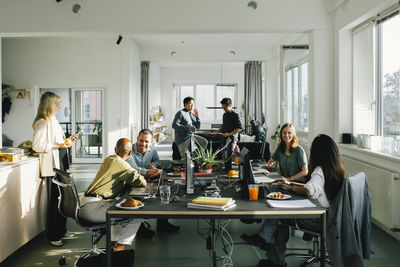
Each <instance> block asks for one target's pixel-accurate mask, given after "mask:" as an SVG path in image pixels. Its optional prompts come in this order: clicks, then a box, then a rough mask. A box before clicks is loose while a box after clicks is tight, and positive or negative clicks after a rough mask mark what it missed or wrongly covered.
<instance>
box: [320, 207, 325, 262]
mask: <svg viewBox="0 0 400 267" xmlns="http://www.w3.org/2000/svg"><path fill="white" fill-rule="evenodd" d="M321 222H322V223H321V240H320V242H321V244H320V251H319V253H320V258H321V262H320V266H321V267H325V262H326V252H325V240H326V212H325V213H324V214H322V215H321Z"/></svg>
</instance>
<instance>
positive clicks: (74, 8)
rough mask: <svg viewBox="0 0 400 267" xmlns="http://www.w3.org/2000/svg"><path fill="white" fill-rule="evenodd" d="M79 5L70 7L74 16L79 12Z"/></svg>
mask: <svg viewBox="0 0 400 267" xmlns="http://www.w3.org/2000/svg"><path fill="white" fill-rule="evenodd" d="M81 8H82V7H81V5H80V4H75V5H73V6H72V12H74V13H75V14H78V13H79V11H81Z"/></svg>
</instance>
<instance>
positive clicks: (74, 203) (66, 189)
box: [52, 169, 106, 266]
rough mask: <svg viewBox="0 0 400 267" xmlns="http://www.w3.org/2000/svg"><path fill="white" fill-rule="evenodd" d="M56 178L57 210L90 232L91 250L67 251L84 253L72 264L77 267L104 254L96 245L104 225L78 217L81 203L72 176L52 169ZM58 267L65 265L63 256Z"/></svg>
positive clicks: (104, 229) (104, 227)
mask: <svg viewBox="0 0 400 267" xmlns="http://www.w3.org/2000/svg"><path fill="white" fill-rule="evenodd" d="M53 170H54V172H55V173H56V176H55V177H54V178H53V179H52V181H53V183H55V184H56V185H57V186H58V190H59V192H60V197H59V201H58V210H59V211H60V213H61V214H62V215H63V216H65V217H67V218H68V217H69V218H72V219H74V220H75V221H76V222H77V223H78V224H79V225H80V226H82V227H84V228H86V229H87V230H89V231H91V232H92V248H91V249H75V250H70V251H68V252H69V253H85V254H84V255H82V256H81V257H80V258H79V259H78V260H77V261H76V262H75V264H74V266H77V265H78V264H79V261H80V260H81V259H85V258H87V257H89V256H91V255H93V254H101V253H103V254H105V249H99V248H98V247H97V243H98V242H99V241H100V239H101V237H102V236H103V235H104V234H105V232H106V225H105V223H92V222H88V221H85V220H83V219H81V218H80V217H79V209H80V207H81V203H80V201H79V196H78V191H77V190H76V186H75V182H74V179H73V177H72V174H70V173H67V172H64V171H61V170H58V169H53ZM59 264H60V265H64V264H65V256H62V257H61V258H60V260H59Z"/></svg>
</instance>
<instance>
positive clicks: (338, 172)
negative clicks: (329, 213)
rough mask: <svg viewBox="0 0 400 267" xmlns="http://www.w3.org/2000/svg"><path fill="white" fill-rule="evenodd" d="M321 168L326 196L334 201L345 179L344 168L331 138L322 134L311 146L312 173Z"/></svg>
mask: <svg viewBox="0 0 400 267" xmlns="http://www.w3.org/2000/svg"><path fill="white" fill-rule="evenodd" d="M318 166H320V167H321V168H322V171H323V173H324V177H325V185H324V190H325V194H326V196H327V198H328V200H329V201H332V200H333V199H334V198H335V197H336V195H337V193H338V192H339V190H340V188H341V186H342V183H343V179H344V167H343V162H342V157H341V156H340V153H339V149H338V147H337V145H336V143H335V141H333V139H332V138H331V137H329V136H328V135H325V134H320V135H318V136H317V137H315V138H314V141H313V142H312V144H311V154H310V167H311V173H312V172H313V171H314V170H315V168H317V167H318Z"/></svg>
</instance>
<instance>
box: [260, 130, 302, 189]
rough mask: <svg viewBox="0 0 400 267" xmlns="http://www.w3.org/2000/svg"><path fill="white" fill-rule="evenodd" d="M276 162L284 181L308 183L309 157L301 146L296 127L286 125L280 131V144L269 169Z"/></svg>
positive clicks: (268, 164) (269, 163)
mask: <svg viewBox="0 0 400 267" xmlns="http://www.w3.org/2000/svg"><path fill="white" fill-rule="evenodd" d="M275 162H278V163H279V172H280V175H281V176H282V180H285V181H287V182H290V181H296V182H300V183H306V182H307V178H306V176H307V174H308V167H307V157H306V153H305V152H304V149H303V148H302V147H301V146H299V141H298V138H297V136H296V131H295V129H294V126H293V125H292V124H290V123H286V124H284V125H283V126H282V128H281V131H280V143H279V145H278V147H277V149H276V150H275V153H274V154H273V155H272V157H271V159H270V160H269V161H268V162H267V167H271V166H272V164H274V163H275Z"/></svg>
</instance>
